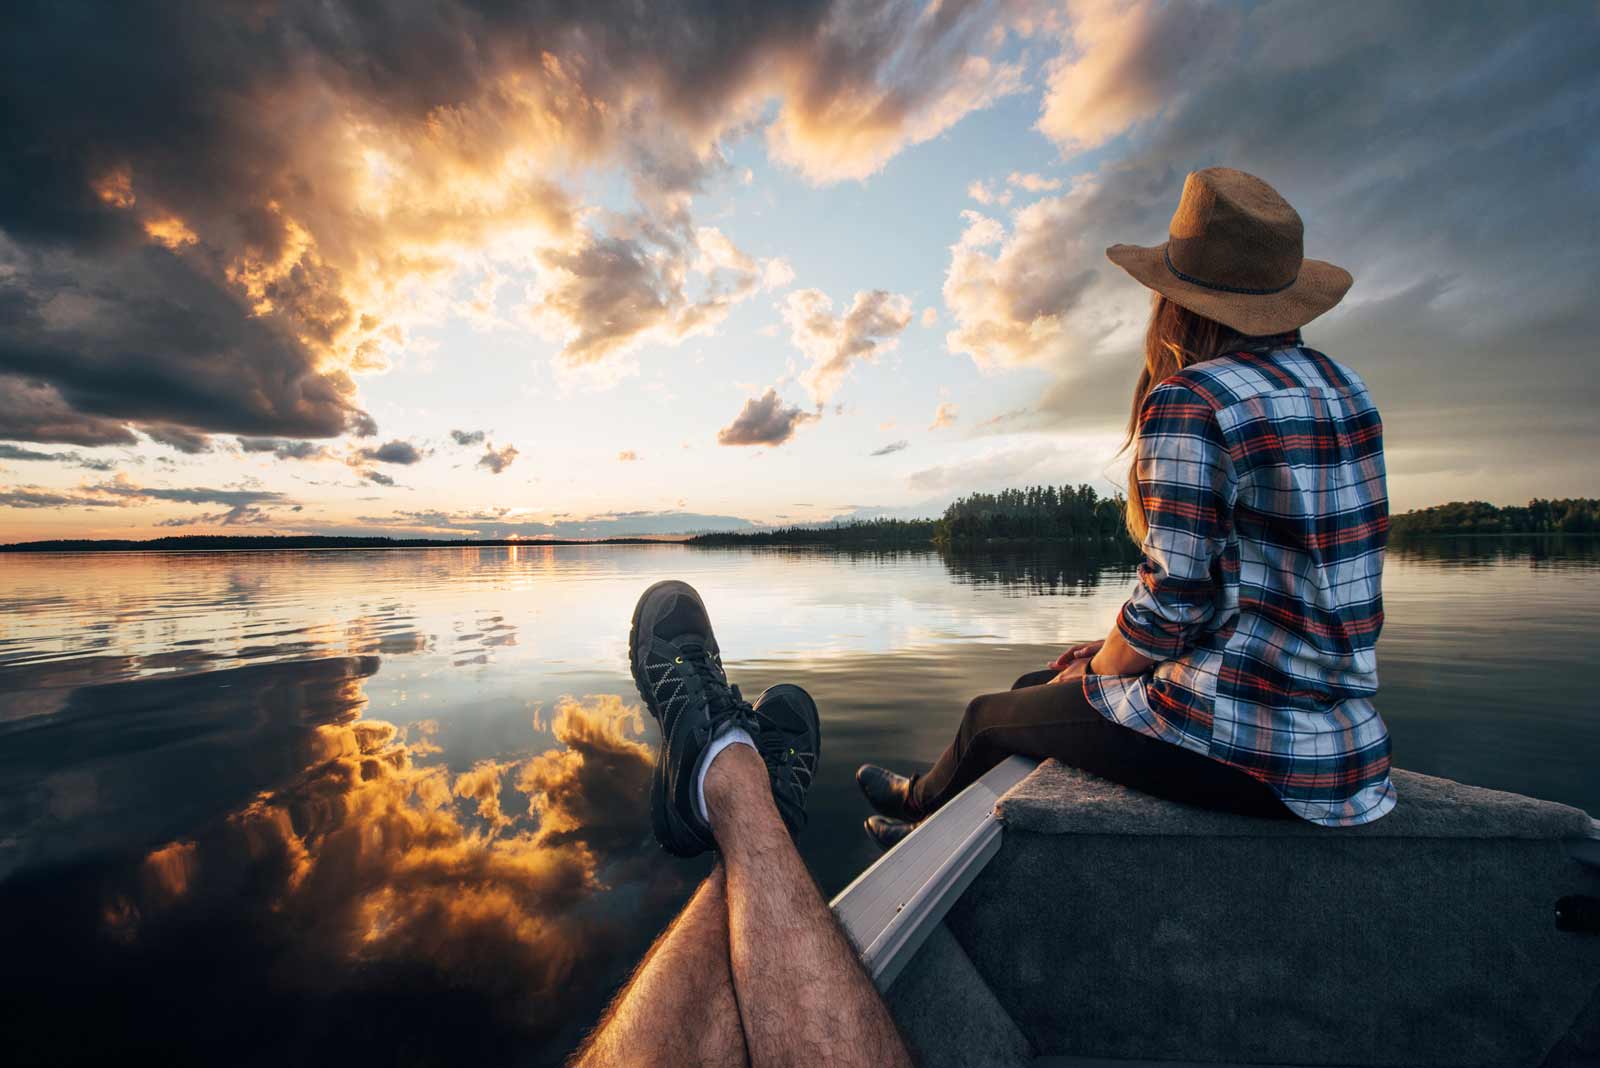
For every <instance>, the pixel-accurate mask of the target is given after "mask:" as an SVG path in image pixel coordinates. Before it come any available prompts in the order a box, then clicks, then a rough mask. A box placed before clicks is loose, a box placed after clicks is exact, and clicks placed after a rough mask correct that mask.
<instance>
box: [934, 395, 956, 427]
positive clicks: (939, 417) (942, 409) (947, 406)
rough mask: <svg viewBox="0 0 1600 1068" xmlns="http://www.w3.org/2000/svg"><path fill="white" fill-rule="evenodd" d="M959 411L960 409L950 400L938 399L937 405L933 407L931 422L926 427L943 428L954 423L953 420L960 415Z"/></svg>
mask: <svg viewBox="0 0 1600 1068" xmlns="http://www.w3.org/2000/svg"><path fill="white" fill-rule="evenodd" d="M960 412H961V409H959V408H957V407H956V406H955V405H954V404H952V403H951V402H950V401H940V402H939V407H938V408H936V409H934V412H933V422H931V423H929V424H928V429H929V430H943V429H944V428H945V427H947V426H952V425H954V424H955V421H956V420H957V419H958V418H959V417H960Z"/></svg>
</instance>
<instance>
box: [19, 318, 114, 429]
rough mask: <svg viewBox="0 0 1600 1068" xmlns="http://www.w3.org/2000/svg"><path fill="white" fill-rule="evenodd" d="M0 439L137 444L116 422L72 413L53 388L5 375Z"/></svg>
mask: <svg viewBox="0 0 1600 1068" xmlns="http://www.w3.org/2000/svg"><path fill="white" fill-rule="evenodd" d="M4 314H5V313H4V311H3V310H0V316H3V315H4ZM0 438H11V439H13V440H15V441H39V442H50V443H53V444H63V445H89V446H94V445H133V444H136V443H137V442H138V440H139V439H138V438H137V437H135V436H134V434H133V432H132V431H131V430H129V429H128V428H127V427H126V426H123V425H122V424H121V423H119V422H117V421H115V420H112V419H101V418H99V417H97V416H93V415H87V414H85V413H83V412H80V411H77V410H75V409H74V408H73V407H72V405H70V404H68V403H67V401H66V400H65V399H64V398H63V397H62V395H61V391H60V390H58V389H56V388H55V387H54V386H49V385H46V384H44V383H43V382H38V381H32V380H28V379H24V378H19V377H17V376H16V375H7V374H0Z"/></svg>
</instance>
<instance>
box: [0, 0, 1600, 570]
mask: <svg viewBox="0 0 1600 1068" xmlns="http://www.w3.org/2000/svg"><path fill="white" fill-rule="evenodd" d="M1356 6H1357V7H1358V8H1359V15H1358V16H1357V15H1354V14H1353V13H1352V10H1351V7H1350V6H1349V5H1343V4H1326V3H1320V2H1309V3H1271V4H1260V5H1257V4H1202V3H1168V4H1161V3H1143V2H1128V3H1124V2H1083V3H1065V4H1061V3H1056V4H1047V3H1031V2H1025V0H1017V2H1010V3H1005V2H989V3H985V2H973V3H960V2H946V3H942V4H937V3H936V4H933V5H922V4H912V3H894V2H887V0H885V2H877V3H870V2H869V3H837V2H836V3H827V2H815V3H812V2H804V0H795V2H791V3H783V4H759V5H758V4H748V3H742V2H731V0H729V2H718V0H701V2H695V3H655V4H635V3H627V4H622V3H608V2H583V3H566V4H563V3H549V2H545V3H527V4H503V3H490V2H487V0H483V2H468V0H454V2H452V0H439V2H432V0H430V2H426V3H424V2H420V0H419V2H394V3H386V4H379V5H361V6H360V7H359V8H358V7H357V6H356V5H345V4H341V3H329V2H325V0H316V2H312V0H256V2H248V3H246V2H226V3H225V2H214V3H193V4H186V3H170V4H155V5H133V4H102V5H75V4H63V3H53V2H52V3H37V4H35V3H26V2H24V3H15V4H8V5H6V6H5V9H4V12H3V13H0V30H3V32H0V99H3V100H4V101H5V104H4V112H5V121H4V125H3V126H0V541H18V540H30V539H36V538H50V537H149V536H157V535H162V534H173V533H180V534H181V533H238V534H252V533H254V534H261V533H386V534H395V535H409V536H446V537H456V536H483V537H504V536H509V535H520V536H537V535H540V534H546V535H550V534H554V535H581V536H602V535H612V534H625V533H634V532H644V533H651V532H657V533H660V532H676V531H685V530H691V529H706V528H737V527H741V526H748V525H750V524H771V523H787V522H801V521H817V520H826V519H830V518H833V517H837V516H844V515H853V514H865V515H874V514H895V515H911V514H928V513H931V512H933V511H936V510H938V509H940V508H942V507H943V505H944V504H945V503H946V502H947V501H948V500H949V499H950V498H951V497H952V496H954V495H956V494H959V493H963V492H967V491H971V490H980V489H984V490H992V489H997V488H1000V487H1002V486H1007V485H1020V484H1025V483H1033V482H1047V481H1048V482H1085V481H1086V482H1091V483H1093V484H1095V485H1097V486H1098V487H1100V488H1102V489H1103V490H1105V491H1106V492H1108V493H1109V492H1112V491H1114V489H1115V488H1116V486H1117V485H1118V484H1119V483H1120V482H1121V479H1122V473H1123V470H1124V465H1125V463H1126V459H1125V457H1121V458H1119V457H1118V455H1117V451H1118V448H1119V446H1120V443H1121V442H1120V438H1121V431H1122V424H1123V422H1124V420H1125V418H1126V412H1127V404H1128V396H1129V394H1130V392H1131V389H1132V383H1133V380H1134V378H1135V376H1136V374H1137V370H1138V360H1139V345H1140V338H1141V334H1142V330H1143V326H1144V319H1145V316H1146V315H1147V313H1148V308H1149V297H1148V292H1147V291H1146V290H1144V289H1142V288H1140V287H1139V286H1138V285H1137V284H1136V283H1134V282H1133V281H1132V280H1131V279H1129V278H1128V277H1127V276H1126V275H1124V274H1123V273H1122V272H1121V271H1119V270H1118V269H1117V268H1115V267H1114V266H1112V265H1111V264H1110V263H1109V262H1108V261H1107V260H1106V259H1105V256H1104V252H1103V250H1104V248H1105V247H1106V246H1107V245H1109V244H1112V243H1116V242H1129V243H1136V244H1155V243H1157V242H1159V241H1161V240H1163V239H1164V237H1165V234H1166V226H1167V221H1168V219H1169V218H1170V216H1171V213H1172V209H1173V207H1174V206H1175V204H1176V202H1177V197H1178V193H1179V191H1180V189H1181V188H1182V184H1183V178H1184V175H1185V173H1186V172H1188V171H1190V170H1193V169H1197V168H1201V167H1206V166H1212V165H1217V164H1222V165H1227V166H1232V167H1237V168H1241V169H1243V170H1247V171H1250V172H1252V173H1254V174H1257V175H1260V176H1261V177H1263V178H1265V179H1266V180H1267V181H1269V182H1270V183H1272V184H1273V185H1274V186H1276V187H1277V188H1278V189H1279V190H1280V191H1281V192H1282V193H1283V194H1284V195H1285V196H1286V197H1287V198H1288V199H1289V200H1290V201H1291V203H1293V204H1294V205H1295V206H1296V208H1298V209H1299V211H1300V213H1301V215H1302V216H1303V217H1304V219H1305V222H1306V231H1307V238H1306V252H1307V254H1308V255H1310V256H1313V257H1317V258H1320V259H1326V260H1331V261H1333V262H1335V263H1337V264H1339V265H1341V266H1344V267H1346V268H1348V269H1349V270H1350V271H1351V272H1352V273H1353V274H1354V276H1355V279H1356V282H1355V286H1354V288H1353V289H1352V290H1351V292H1350V295H1349V296H1348V297H1347V298H1346V300H1345V302H1344V303H1343V304H1342V305H1340V306H1339V307H1338V308H1336V309H1335V310H1334V311H1333V312H1331V313H1329V314H1328V315H1326V316H1324V317H1323V318H1322V319H1319V320H1317V321H1316V322H1314V323H1312V324H1311V325H1310V326H1308V327H1307V328H1306V330H1305V336H1306V340H1307V343H1308V344H1310V345H1312V346H1314V347H1317V348H1320V349H1323V350H1324V351H1326V352H1328V353H1329V354H1330V355H1332V356H1333V357H1334V358H1336V359H1338V360H1341V361H1343V362H1345V363H1347V364H1349V365H1351V366H1352V367H1354V368H1355V369H1356V370H1357V371H1358V372H1360V373H1361V374H1362V375H1363V376H1364V377H1365V378H1366V379H1367V381H1368V382H1369V384H1370V385H1371V386H1372V388H1373V390H1374V392H1375V395H1376V398H1377V400H1378V403H1379V405H1380V407H1381V408H1382V410H1383V413H1384V417H1385V425H1386V434H1387V437H1386V440H1387V452H1388V460H1389V471H1390V493H1391V499H1392V502H1393V505H1394V506H1395V508H1396V509H1399V510H1403V509H1406V508H1414V507H1421V506H1425V505H1429V504H1435V503H1440V502H1443V501H1446V500H1452V499H1484V500H1489V501H1492V502H1495V503H1502V504H1505V503H1520V502H1524V501H1526V500H1527V499H1528V498H1529V497H1532V496H1593V495H1597V494H1600V475H1597V470H1600V468H1597V464H1596V460H1595V455H1596V448H1597V446H1600V419H1597V418H1596V416H1595V411H1596V409H1597V407H1600V386H1597V385H1596V376H1595V374H1594V369H1595V366H1596V356H1597V348H1600V343H1597V341H1596V338H1597V337H1600V302H1597V299H1596V295H1597V294H1600V211H1597V210H1596V203H1597V200H1596V196H1597V193H1600V65H1597V64H1596V63H1595V62H1594V57H1595V55H1597V54H1600V8H1597V6H1596V5H1595V4H1593V3H1582V4H1579V3H1541V4H1536V5H1519V4H1503V3H1488V4H1481V5H1479V4H1468V3H1459V2H1448V3H1438V4H1424V3H1407V4H1376V3H1374V4H1360V5H1356Z"/></svg>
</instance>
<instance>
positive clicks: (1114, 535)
mask: <svg viewBox="0 0 1600 1068" xmlns="http://www.w3.org/2000/svg"><path fill="white" fill-rule="evenodd" d="M1122 508H1123V499H1122V497H1120V496H1112V497H1103V496H1101V495H1100V494H1099V493H1097V492H1096V491H1095V490H1094V488H1093V487H1092V486H1086V485H1085V486H1029V487H1027V488H1025V489H1010V490H1002V491H1001V492H999V493H972V494H968V495H967V496H965V497H961V498H959V499H957V500H956V501H954V502H953V503H952V504H951V505H950V506H949V507H948V508H946V509H945V510H944V515H942V516H940V517H939V518H938V519H866V520H861V521H859V522H854V523H833V524H828V525H824V526H793V527H782V528H779V529H777V530H761V531H737V532H735V531H728V532H716V533H707V534H697V535H695V536H694V537H691V538H688V539H687V542H688V544H690V545H697V546H702V547H707V548H716V547H721V546H738V545H751V546H808V545H814V546H819V547H821V546H826V547H836V548H843V549H863V550H868V551H877V550H883V549H919V548H929V547H932V546H939V547H941V548H944V547H954V548H961V547H970V546H1003V545H1008V544H1015V545H1029V544H1044V543H1056V542H1061V543H1072V544H1075V545H1079V546H1083V547H1085V548H1092V550H1093V552H1094V553H1095V555H1106V556H1113V557H1116V556H1128V557H1130V558H1137V556H1138V549H1137V547H1136V546H1134V544H1133V543H1132V542H1131V541H1129V539H1128V537H1127V535H1126V533H1125V532H1124V530H1123V526H1122ZM1594 533H1600V499H1596V498H1592V497H1583V498H1570V499H1563V500H1543V499H1538V498H1536V499H1534V500H1531V501H1529V502H1528V503H1527V505H1526V506H1519V505H1512V506H1510V507H1505V508H1501V507H1497V506H1496V505H1492V504H1486V503H1484V502H1483V501H1451V502H1450V503H1449V504H1440V505H1436V506H1434V507H1432V508H1423V509H1421V510H1420V511H1414V512H1405V513H1403V514H1400V515H1396V516H1393V517H1391V519H1390V534H1391V535H1392V536H1393V537H1394V538H1396V539H1401V540H1403V539H1407V538H1425V537H1435V536H1446V535H1454V534H1594ZM662 540H665V539H662V538H605V539H601V540H599V541H583V540H577V539H555V538H525V539H521V540H517V539H494V540H487V539H485V540H474V539H465V538H462V539H454V540H441V539H435V538H346V537H323V536H320V535H299V536H289V537H267V536H253V535H246V536H230V535H185V536H179V537H166V538H150V539H148V540H144V541H133V540H127V539H115V540H104V541H96V540H92V539H60V540H55V541H30V542H20V543H18V544H15V545H0V553H3V552H184V551H189V552H197V551H216V550H234V551H239V550H254V551H263V550H265V551H274V550H292V549H432V548H484V547H489V546H496V545H640V544H649V543H652V542H659V541H662Z"/></svg>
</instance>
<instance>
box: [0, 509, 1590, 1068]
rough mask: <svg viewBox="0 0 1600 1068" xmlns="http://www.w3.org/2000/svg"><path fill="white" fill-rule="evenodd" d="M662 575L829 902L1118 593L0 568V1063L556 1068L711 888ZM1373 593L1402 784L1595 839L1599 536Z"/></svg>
mask: <svg viewBox="0 0 1600 1068" xmlns="http://www.w3.org/2000/svg"><path fill="white" fill-rule="evenodd" d="M666 576H677V577H681V578H685V579H688V580H689V581H691V582H693V583H694V584H695V585H696V586H698V587H699V588H700V590H701V591H702V592H703V594H704V596H705V598H706V600H707V602H708V603H709V605H710V606H711V608H712V611H713V613H714V615H715V618H716V623H717V629H718V634H719V637H720V638H721V640H722V644H723V646H724V651H725V655H726V658H727V661H728V663H729V666H730V670H731V674H732V676H733V678H734V680H735V681H737V682H739V683H741V685H742V686H743V688H744V689H745V691H746V693H747V694H748V695H751V696H753V695H754V694H755V693H756V692H759V691H760V690H761V689H762V688H763V687H764V686H767V685H770V684H772V683H775V682H779V681H790V682H797V683H799V684H801V685H803V686H805V687H806V688H807V689H809V690H811V691H812V693H813V694H814V695H815V696H816V697H817V699H818V702H819V704H820V706H821V708H822V710H823V716H824V735H823V766H822V774H821V777H820V779H819V781H818V784H817V787H816V789H815V791H814V793H813V800H812V804H811V810H812V822H811V827H810V829H809V830H808V831H807V833H806V835H805V836H804V838H803V840H802V846H803V852H804V853H805V856H806V859H807V862H808V863H809V864H810V866H811V869H812V871H813V872H814V873H815V875H816V877H817V880H818V882H819V883H820V884H821V886H822V888H823V891H824V892H825V893H828V894H832V893H833V892H835V891H837V890H838V889H840V888H841V887H842V886H843V885H844V884H845V883H847V882H848V881H849V880H850V878H852V877H853V876H854V875H855V874H856V873H857V872H858V871H859V870H860V869H861V868H862V867H864V866H865V865H866V864H867V863H869V862H870V861H871V860H872V859H873V857H874V855H875V853H874V851H873V849H872V848H870V847H869V845H868V843H867V841H866V839H865V838H864V837H863V836H862V834H861V833H860V830H859V822H860V820H861V818H862V817H863V816H864V815H865V809H864V807H863V804H862V803H861V802H860V801H859V800H858V798H857V796H856V794H855V791H854V787H853V784H852V782H851V778H850V776H851V772H852V770H853V769H854V767H855V766H856V764H858V763H859V762H861V761H863V760H868V759H871V760H877V761H882V762H886V763H889V764H892V765H896V766H899V767H902V768H910V767H914V766H916V765H918V764H923V763H926V762H927V761H929V760H931V759H932V757H933V756H934V755H935V754H936V753H937V752H938V750H939V749H940V747H941V746H942V745H943V744H944V742H945V740H946V738H947V736H948V733H949V731H950V730H951V729H952V727H953V725H954V722H955V719H956V717H957V716H958V715H959V713H960V710H961V708H962V705H963V704H964V702H965V700H966V699H967V698H968V697H969V696H971V695H973V694H976V693H979V692H983V691H985V690H993V689H999V688H1002V687H1005V686H1007V685H1009V683H1010V681H1011V680H1012V678H1014V677H1015V676H1016V675H1018V674H1020V673H1022V672H1023V671H1026V670H1031V669H1033V668H1036V667H1038V666H1041V665H1043V664H1044V663H1045V662H1046V661H1048V660H1049V659H1050V658H1051V657H1052V656H1054V655H1055V653H1056V652H1057V651H1058V649H1059V648H1060V647H1061V646H1062V645H1063V644H1064V643H1066V642H1068V641H1070V640H1077V639H1087V638H1093V637H1096V636H1099V635H1101V634H1103V633H1104V631H1105V629H1106V627H1107V626H1108V625H1109V622H1110V620H1111V618H1112V616H1113V614H1114V613H1115V611H1116V609H1117V607H1118V605H1119V604H1120V603H1121V601H1122V599H1123V597H1124V596H1125V595H1126V592H1127V589H1128V586H1129V584H1130V582H1131V572H1130V571H1128V570H1127V569H1126V568H1125V567H1120V566H1119V567H1111V568H1100V567H1098V566H1096V565H1095V564H1093V563H1092V562H1084V561H1075V560H1074V559H1073V558H1072V557H1071V556H1070V555H1069V554H1060V553H1054V554H1052V553H1044V554H1037V555H1029V556H1020V557H1019V556H1006V557H999V556H962V557H954V558H945V557H941V556H939V555H937V554H932V553H903V554H896V555H888V556H881V555H865V556H862V555H855V556H852V555H845V554H839V553H830V552H805V553H783V552H772V551H766V552H751V551H738V550H715V551H703V550H692V549H689V548H686V547H682V546H642V547H560V548H554V547H546V548H538V547H528V548H516V549H505V548H496V549H483V550H434V551H418V552H321V553H286V554H194V555H82V556H54V557H41V556H0V944H3V946H4V950H3V953H0V1023H3V1026H4V1030H5V1033H6V1035H7V1049H8V1052H7V1060H8V1061H9V1062H10V1063H17V1064H20V1063H35V1062H53V1063H61V1062H86V1061H96V1062H99V1061H105V1060H108V1059H110V1058H111V1057H113V1056H114V1057H117V1058H118V1059H126V1058H127V1057H128V1056H129V1055H130V1054H141V1053H143V1054H150V1055H155V1056H160V1057H162V1058H164V1059H165V1060H166V1061H168V1062H169V1063H172V1062H176V1063H229V1064H257V1063H259V1064H280V1063H325V1062H333V1061H342V1060H346V1059H348V1058H350V1057H352V1056H356V1057H361V1058H363V1059H369V1060H371V1061H372V1062H374V1063H407V1064H433V1063H440V1064H443V1063H452V1064H459V1063H472V1064H500V1063H518V1064H541V1063H554V1062H558V1061H559V1060H560V1059H561V1057H562V1056H563V1055H564V1054H565V1053H566V1052H567V1051H568V1050H570V1049H571V1048H572V1046H573V1045H574V1044H575V1043H576V1042H577V1041H578V1040H579V1038H580V1037H581V1035H582V1033H583V1031H584V1030H585V1029H586V1028H587V1027H588V1026H589V1025H590V1024H591V1023H592V1022H593V1020H594V1018H595V1015H596V1013H597V1012H598V1011H599V1009H600V1007H601V1005H602V1003H603V1001H604V999H605V998H606V997H607V996H608V995H609V993H610V992H611V991H612V990H613V989H615V987H616V985H617V984H618V983H619V982H620V981H621V980H622V978H623V977H624V976H625V975H626V972H627V970H628V968H629V967H630V966H631V965H632V964H633V962H634V961H635V960H636V959H637V958H638V955H639V954H640V953H641V952H642V950H643V949H644V947H645V946H646V945H647V944H648V941H649V939H650V938H651V937H652V936H653V935H654V933H655V932H656V931H657V930H658V929H659V927H660V925H661V924H662V923H663V922H664V921H665V920H666V919H667V918H668V917H669V916H670V915H671V913H672V912H673V911H674V909H675V908H676V907H677V906H678V905H679V904H680V903H681V902H682V901H683V900H684V898H685V897H686V896H687V894H688V893H689V891H690V890H691V889H692V887H693V885H694V883H695V881H696V880H697V879H698V878H699V877H700V876H701V875H702V874H703V873H704V871H705V870H706V864H705V863H704V862H700V863H690V864H684V863H682V862H677V861H673V860H671V859H670V858H668V857H666V856H665V855H663V854H661V853H660V852H659V851H657V850H656V849H655V848H654V846H653V845H652V843H651V841H650V838H649V831H648V825H647V821H646V816H645V810H644V800H643V798H644V786H645V781H646V777H647V775H648V770H649V761H650V749H649V746H650V745H652V744H653V741H654V732H653V727H649V726H647V724H646V723H645V722H644V720H643V719H642V718H641V716H640V714H639V713H638V710H637V699H636V697H635V696H634V694H633V693H632V689H631V683H630V681H629V678H628V674H627V668H626V662H625V659H626V642H627V634H626V631H627V620H628V616H629V612H630V611H631V609H632V606H633V602H634V599H635V597H636V596H637V595H638V593H639V591H640V590H642V589H643V588H644V586H646V585H647V584H648V583H650V582H651V581H654V580H655V579H657V578H661V577H666ZM1385 595H1386V601H1387V610H1388V623H1387V625H1386V628H1385V630H1384V634H1383V638H1382V644H1381V645H1380V647H1379V651H1380V672H1381V680H1382V694H1381V698H1380V707H1381V708H1382V710H1383V713H1384V716H1385V718H1386V719H1387V720H1388V722H1389V724H1390V729H1391V733H1392V736H1393V740H1394V749H1395V758H1396V762H1397V763H1398V764H1400V765H1401V766H1404V767H1409V768H1413V769H1415V770H1419V771H1424V772H1429V773H1433V774H1439V775H1445V776H1449V777H1451V778H1456V779H1461V780H1464V781H1469V782H1473V783H1478V784H1481V785H1486V786H1491V787H1497V788H1500V789H1506V790H1515V791H1518V792H1521V793H1527V794H1532V795H1534V796H1538V797H1543V798H1549V799H1553V800H1556V801H1563V802H1566V803H1569V804H1573V805H1578V806H1581V807H1583V808H1586V809H1588V810H1589V811H1590V812H1592V813H1596V814H1600V775H1597V774H1596V762H1597V760H1596V758H1597V756H1600V716H1597V715H1596V713H1597V712H1600V700H1597V698H1596V696H1595V693H1594V689H1593V685H1592V681H1591V676H1592V670H1593V665H1594V662H1595V656H1596V652H1597V651H1600V640H1597V638H1596V634H1597V628H1600V542H1596V541H1594V540H1581V539H1575V540H1566V541H1559V540H1544V541H1535V540H1478V541H1465V540H1464V541H1449V542H1429V543H1424V544H1423V545H1421V546H1416V547H1411V548H1397V549H1395V550H1394V551H1393V552H1392V554H1391V560H1390V564H1389V567H1388V570H1387V574H1386V582H1385ZM1404 803H1405V802H1404V799H1403V798H1402V800H1401V804H1404Z"/></svg>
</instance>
